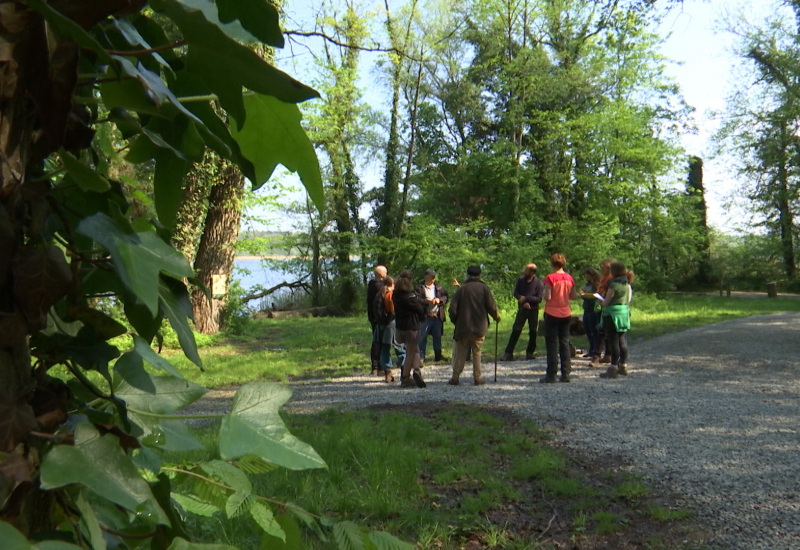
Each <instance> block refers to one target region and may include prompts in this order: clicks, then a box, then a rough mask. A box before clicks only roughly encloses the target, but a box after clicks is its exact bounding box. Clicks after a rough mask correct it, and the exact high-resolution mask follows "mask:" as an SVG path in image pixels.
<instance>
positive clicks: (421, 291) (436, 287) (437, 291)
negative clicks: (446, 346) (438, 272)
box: [417, 283, 448, 323]
mask: <svg viewBox="0 0 800 550" xmlns="http://www.w3.org/2000/svg"><path fill="white" fill-rule="evenodd" d="M433 295H434V297H436V298H439V301H440V304H439V312H438V314H437V316H438V317H439V320H440V321H441V322H443V323H444V321H445V319H447V317H446V316H445V314H444V310H445V308H446V307H447V299H448V295H447V291H446V290H445V289H444V287H443V286H442V285H440V284H439V283H433ZM417 296H419V297H420V298H421V299H422V300H423V301H424V302H425V311H426V315H427V311H428V308H429V307H430V304H429V303H428V300H427V299H426V298H425V283H420V285H419V286H417Z"/></svg>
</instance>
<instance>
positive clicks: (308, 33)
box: [283, 31, 420, 63]
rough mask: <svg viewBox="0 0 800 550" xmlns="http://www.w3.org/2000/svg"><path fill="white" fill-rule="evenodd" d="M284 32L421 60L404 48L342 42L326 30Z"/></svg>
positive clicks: (354, 48)
mask: <svg viewBox="0 0 800 550" xmlns="http://www.w3.org/2000/svg"><path fill="white" fill-rule="evenodd" d="M283 34H285V35H287V36H303V37H306V38H310V37H315V38H322V39H323V40H325V41H326V42H330V43H331V44H334V45H336V46H339V47H340V48H349V49H353V50H359V51H362V52H381V53H395V54H397V55H399V56H402V57H405V58H407V59H411V60H412V61H416V62H417V63H419V62H420V60H419V59H417V58H415V57H414V56H412V55H409V54H407V53H406V52H404V51H402V50H399V49H397V48H383V47H381V46H374V47H371V48H368V47H365V46H356V45H354V44H348V43H347V42H342V41H340V40H337V39H336V38H334V37H332V36H330V35H328V34H325V33H324V32H319V31H283Z"/></svg>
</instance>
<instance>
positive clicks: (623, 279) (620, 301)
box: [582, 262, 635, 378]
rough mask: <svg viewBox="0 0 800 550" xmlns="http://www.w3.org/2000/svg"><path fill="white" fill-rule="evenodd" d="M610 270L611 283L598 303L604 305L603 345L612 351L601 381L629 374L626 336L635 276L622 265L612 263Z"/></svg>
mask: <svg viewBox="0 0 800 550" xmlns="http://www.w3.org/2000/svg"><path fill="white" fill-rule="evenodd" d="M610 268H611V280H610V281H609V282H608V287H607V288H606V292H605V295H604V296H602V298H598V300H597V301H598V302H600V304H601V305H602V306H603V316H602V319H601V324H602V326H603V330H604V332H605V335H606V345H607V346H608V349H609V350H610V351H611V365H610V366H609V367H608V370H607V371H606V372H603V373H601V374H600V378H617V377H618V376H620V375H623V376H625V375H627V374H628V342H627V340H626V337H625V335H626V333H627V332H628V330H629V329H630V328H631V310H630V304H631V298H632V297H633V290H632V289H631V283H632V282H633V280H634V279H635V275H634V273H633V271H630V270H628V269H627V268H626V267H625V264H623V263H622V262H614V263H612V264H611V266H610ZM582 294H583V293H582Z"/></svg>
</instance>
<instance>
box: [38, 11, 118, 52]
mask: <svg viewBox="0 0 800 550" xmlns="http://www.w3.org/2000/svg"><path fill="white" fill-rule="evenodd" d="M28 8H31V9H34V10H36V11H38V12H39V13H40V14H42V16H43V17H44V18H45V19H46V20H47V22H48V23H49V24H50V25H51V26H52V27H53V28H54V29H56V30H57V31H58V33H59V34H60V35H62V36H65V37H69V38H71V39H73V40H74V41H75V42H76V43H77V44H78V45H80V46H82V47H84V48H86V49H89V50H92V51H94V52H95V53H96V54H97V55H98V56H99V58H100V60H101V61H103V62H104V63H105V64H107V65H113V62H112V60H111V56H109V55H108V53H107V52H106V50H105V48H104V47H103V46H102V44H100V42H98V41H97V40H96V39H95V38H94V37H93V36H92V35H91V34H89V33H88V32H86V31H85V30H83V29H82V28H81V27H80V25H78V24H77V23H75V21H73V20H72V19H70V18H68V17H65V16H64V15H63V14H62V13H60V12H59V11H57V10H55V9H53V8H52V7H51V6H50V5H49V4H48V3H46V2H44V1H43V0H28Z"/></svg>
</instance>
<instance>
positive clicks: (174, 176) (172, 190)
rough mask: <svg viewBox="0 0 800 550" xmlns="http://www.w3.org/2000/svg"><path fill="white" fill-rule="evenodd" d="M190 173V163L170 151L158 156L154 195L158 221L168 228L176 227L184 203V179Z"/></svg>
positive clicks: (154, 177) (161, 152) (159, 152)
mask: <svg viewBox="0 0 800 550" xmlns="http://www.w3.org/2000/svg"><path fill="white" fill-rule="evenodd" d="M188 171H189V163H188V162H186V161H185V160H184V159H182V158H178V157H176V156H175V155H173V154H171V153H170V152H169V151H164V150H161V151H158V153H157V154H156V170H155V173H154V174H153V195H154V201H155V205H156V213H157V214H158V219H159V221H160V222H161V223H162V224H164V226H166V227H174V226H175V223H176V221H177V219H178V210H179V209H180V207H181V204H182V202H183V185H182V184H183V177H184V176H185V175H186V173H187V172H188Z"/></svg>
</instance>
